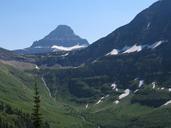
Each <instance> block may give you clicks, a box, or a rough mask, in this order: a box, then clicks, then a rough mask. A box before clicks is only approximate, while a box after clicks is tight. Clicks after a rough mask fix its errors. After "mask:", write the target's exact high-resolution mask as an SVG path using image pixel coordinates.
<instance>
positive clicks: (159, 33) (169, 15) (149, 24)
mask: <svg viewBox="0 0 171 128" xmlns="http://www.w3.org/2000/svg"><path fill="white" fill-rule="evenodd" d="M170 33H171V1H170V0H162V1H157V2H156V3H154V4H153V5H151V6H150V7H149V8H147V9H145V10H144V11H142V12H141V13H139V14H138V15H137V16H136V17H135V18H134V19H133V20H132V21H131V22H130V23H129V24H127V25H125V26H122V27H120V28H118V29H116V30H115V31H114V32H112V33H111V34H109V35H108V36H106V37H104V38H102V39H99V40H98V41H96V42H94V43H93V44H92V45H90V46H89V47H88V48H86V49H83V50H81V51H79V52H74V53H72V54H70V55H69V56H68V57H67V58H65V60H66V59H67V60H68V61H73V60H74V63H73V65H80V64H82V63H85V62H91V61H93V60H95V59H97V58H99V57H102V56H104V55H106V54H107V53H109V52H110V51H111V50H113V49H119V50H121V49H123V48H124V47H126V46H133V45H135V44H137V45H152V44H154V43H155V42H157V41H168V42H169V41H170V40H171V36H170ZM59 62H60V63H61V64H64V63H62V61H61V60H60V61H59Z"/></svg>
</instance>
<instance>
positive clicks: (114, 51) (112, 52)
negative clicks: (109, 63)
mask: <svg viewBox="0 0 171 128" xmlns="http://www.w3.org/2000/svg"><path fill="white" fill-rule="evenodd" d="M118 54H119V51H118V50H117V49H113V50H112V51H111V52H109V53H108V54H106V55H107V56H108V55H118Z"/></svg>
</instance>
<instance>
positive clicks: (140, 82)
mask: <svg viewBox="0 0 171 128" xmlns="http://www.w3.org/2000/svg"><path fill="white" fill-rule="evenodd" d="M143 84H144V80H140V81H139V85H138V87H139V88H141V86H142V85H143Z"/></svg>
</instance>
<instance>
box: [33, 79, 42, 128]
mask: <svg viewBox="0 0 171 128" xmlns="http://www.w3.org/2000/svg"><path fill="white" fill-rule="evenodd" d="M33 98H34V106H33V113H32V120H33V126H34V128H41V114H40V96H39V91H38V87H37V82H36V83H35V95H34V97H33Z"/></svg>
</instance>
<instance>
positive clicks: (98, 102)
mask: <svg viewBox="0 0 171 128" xmlns="http://www.w3.org/2000/svg"><path fill="white" fill-rule="evenodd" d="M103 99H104V97H101V98H100V100H98V101H97V103H96V104H100V103H101V102H102V100H103Z"/></svg>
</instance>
